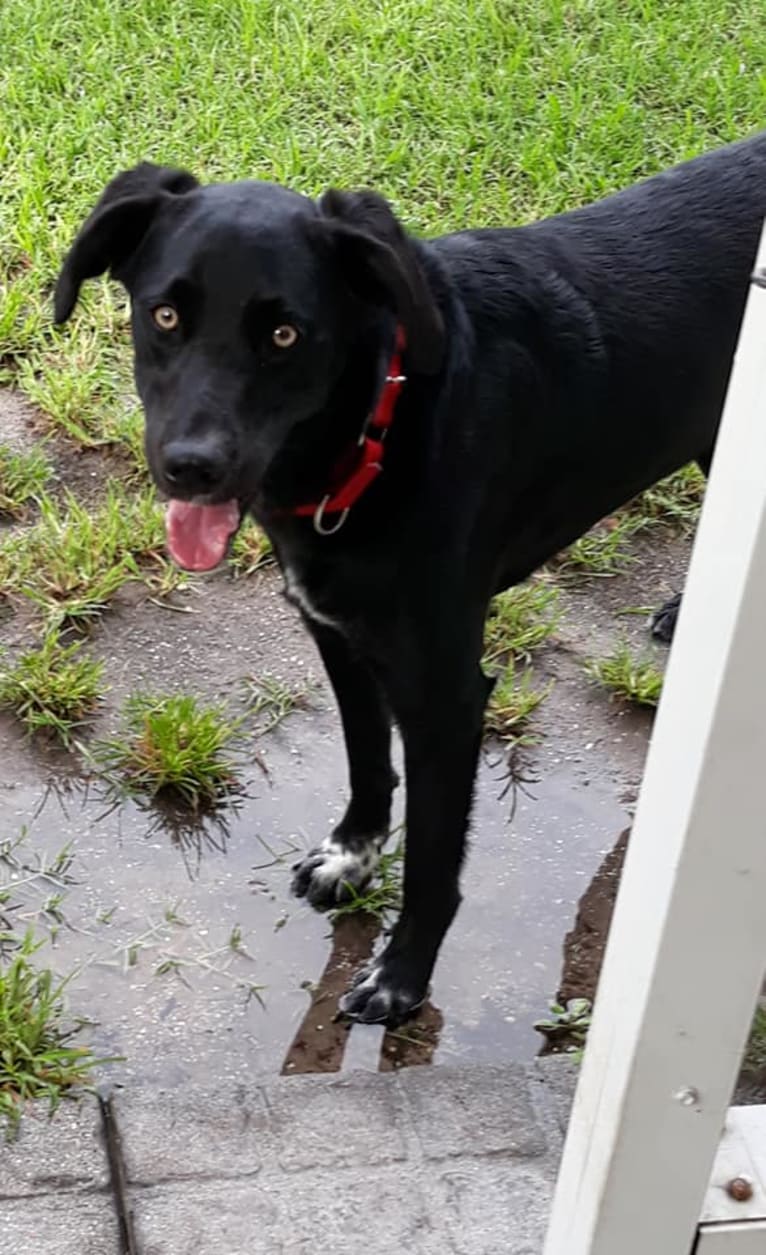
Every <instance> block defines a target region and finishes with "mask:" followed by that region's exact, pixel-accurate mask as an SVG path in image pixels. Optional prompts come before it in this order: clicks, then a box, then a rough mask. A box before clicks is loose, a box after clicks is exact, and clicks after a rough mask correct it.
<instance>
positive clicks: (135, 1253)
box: [98, 1095, 141, 1255]
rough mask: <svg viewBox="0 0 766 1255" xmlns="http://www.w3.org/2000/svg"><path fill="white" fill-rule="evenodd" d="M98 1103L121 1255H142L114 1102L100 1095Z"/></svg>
mask: <svg viewBox="0 0 766 1255" xmlns="http://www.w3.org/2000/svg"><path fill="white" fill-rule="evenodd" d="M98 1102H99V1107H100V1109H101V1121H102V1127H103V1131H104V1142H105V1144H106V1153H107V1158H108V1160H109V1174H110V1177H111V1184H112V1199H113V1201H114V1206H115V1211H116V1212H117V1224H118V1225H119V1230H120V1246H121V1255H141V1252H140V1250H139V1247H138V1243H137V1241H136V1235H135V1230H134V1228H133V1213H132V1211H131V1209H130V1202H129V1199H128V1182H127V1173H126V1171H125V1160H124V1159H123V1156H122V1140H121V1138H120V1130H119V1126H118V1124H117V1120H116V1118H115V1114H114V1109H113V1107H112V1101H111V1099H110V1098H103V1097H102V1096H101V1095H99V1099H98Z"/></svg>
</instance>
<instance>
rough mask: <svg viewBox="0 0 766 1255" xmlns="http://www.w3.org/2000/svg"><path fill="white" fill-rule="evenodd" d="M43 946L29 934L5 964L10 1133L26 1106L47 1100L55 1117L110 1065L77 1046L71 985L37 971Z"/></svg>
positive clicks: (4, 1084)
mask: <svg viewBox="0 0 766 1255" xmlns="http://www.w3.org/2000/svg"><path fill="white" fill-rule="evenodd" d="M41 944H42V943H41V942H36V941H35V940H34V939H33V937H32V934H31V933H27V934H26V936H25V937H24V938H23V939H21V942H20V944H19V945H18V946H17V948H16V949H15V950H14V952H13V953H12V955H11V957H10V959H2V958H0V1117H2V1118H4V1120H5V1121H6V1126H7V1128H8V1131H9V1132H10V1133H13V1132H14V1131H15V1130H16V1128H17V1127H18V1123H19V1120H20V1119H21V1115H22V1112H23V1107H24V1104H25V1103H27V1102H29V1101H31V1100H33V1099H47V1101H48V1103H49V1106H50V1110H51V1112H53V1111H55V1110H56V1108H57V1107H58V1105H59V1104H60V1102H61V1101H62V1099H63V1098H64V1097H66V1096H67V1095H69V1094H71V1092H72V1091H73V1090H74V1089H75V1088H77V1087H80V1086H83V1085H87V1084H88V1082H89V1080H90V1075H91V1069H92V1068H93V1066H94V1065H95V1064H96V1063H98V1062H104V1061H103V1060H97V1059H96V1058H95V1057H94V1055H93V1053H92V1051H91V1050H90V1049H89V1048H88V1047H87V1046H78V1045H73V1044H71V1039H72V1036H73V1034H74V1032H75V1031H76V1028H73V1027H72V1026H71V1025H69V1024H67V1022H66V1019H65V1008H64V1001H63V995H64V990H65V988H66V986H67V984H68V981H67V980H58V979H57V978H56V977H55V976H54V974H53V972H52V971H51V970H50V969H49V968H45V967H38V966H37V962H36V956H37V952H38V951H39V949H40V946H41Z"/></svg>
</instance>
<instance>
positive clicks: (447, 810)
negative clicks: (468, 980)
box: [341, 659, 492, 1025]
mask: <svg viewBox="0 0 766 1255" xmlns="http://www.w3.org/2000/svg"><path fill="white" fill-rule="evenodd" d="M429 671H430V675H431V678H430V681H429V682H427V683H426V684H425V685H423V686H422V688H420V686H412V690H411V691H410V692H409V693H405V692H404V691H400V693H399V694H398V695H397V696H394V695H393V694H392V699H393V704H394V712H395V715H396V718H397V720H398V722H399V725H400V728H401V732H402V737H403V740H404V750H405V764H406V774H407V841H406V853H405V867H404V904H403V908H402V912H401V915H400V918H399V920H398V922H397V924H396V926H395V928H394V931H393V933H392V936H391V939H390V941H389V943H388V945H387V946H386V948H385V950H384V951H383V953H382V954H381V955H380V957H379V958H378V959H376V960H375V961H374V962H373V963H372V964H371V965H370V966H369V967H367V968H365V969H363V970H362V971H361V972H360V973H359V974H358V976H357V978H356V980H355V983H354V985H353V986H352V988H351V989H350V991H349V992H348V993H347V994H346V995H345V997H344V998H343V999H342V1000H341V1010H342V1011H343V1012H344V1013H345V1014H346V1015H348V1016H350V1017H352V1018H354V1019H357V1020H361V1021H363V1022H364V1023H378V1022H382V1021H384V1022H386V1023H387V1024H389V1025H395V1024H399V1023H401V1022H402V1021H403V1020H405V1019H407V1017H408V1016H409V1015H411V1014H412V1012H413V1011H415V1010H416V1009H417V1008H418V1007H419V1006H420V1005H421V1003H422V1002H423V1001H424V1000H425V998H426V996H427V993H428V984H429V980H430V977H431V972H432V970H433V966H434V963H435V961H436V956H437V954H438V952H439V947H440V945H441V943H442V940H443V938H444V935H445V933H446V931H447V929H448V928H449V926H450V924H451V922H452V919H453V917H454V915H455V912H456V910H457V908H458V904H459V902H460V890H459V875H460V866H461V863H462V859H463V854H464V850H465V840H466V828H467V825H468V817H469V811H470V806H471V797H472V793H473V783H474V776H475V773H476V766H477V760H478V756H479V749H480V745H481V736H482V718H483V713H484V706H485V704H486V700H487V696H488V694H489V691H490V689H491V687H492V685H491V682H490V681H488V680H487V678H486V677H485V676H484V675H483V674H482V673H481V671H480V669H479V666H478V661H474V663H473V669H472V670H470V671H468V670H467V667H466V662H465V659H463V660H462V661H461V662H460V663H457V664H456V666H455V668H454V669H453V670H452V671H451V672H450V670H446V671H445V670H443V669H442V668H441V667H439V668H429ZM418 689H419V691H418ZM415 692H417V701H415V702H413V695H414V693H415Z"/></svg>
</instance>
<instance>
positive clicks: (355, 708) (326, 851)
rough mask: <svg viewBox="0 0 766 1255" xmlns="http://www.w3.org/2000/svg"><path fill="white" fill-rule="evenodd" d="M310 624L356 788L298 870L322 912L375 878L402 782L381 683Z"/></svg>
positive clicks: (335, 636)
mask: <svg viewBox="0 0 766 1255" xmlns="http://www.w3.org/2000/svg"><path fill="white" fill-rule="evenodd" d="M306 623H307V626H308V628H309V630H310V632H311V634H312V636H313V637H314V640H315V641H316V643H317V646H318V648H319V652H320V654H321V656H322V661H323V662H324V665H325V668H326V670H327V674H328V676H329V679H330V683H331V684H332V687H333V690H334V692H335V696H336V698H337V701H338V706H339V708H340V715H341V720H342V722H343V733H344V737H345V742H346V752H347V755H348V764H349V777H350V784H351V797H350V800H349V804H348V808H347V810H346V813H345V815H344V816H343V819H342V820H341V821H340V823H339V824H338V826H337V828H336V829H335V830H334V832H333V833H331V834H330V835H329V836H328V837H327V838H326V839H325V840H324V841H323V842H322V844H321V845H320V846H318V847H317V848H316V849H313V850H311V851H310V852H309V853H308V854H307V855H306V857H305V858H304V859H302V860H301V862H299V863H296V865H295V867H294V868H293V872H294V876H293V892H294V893H295V894H297V895H298V897H305V898H307V899H308V901H309V902H310V903H311V905H312V906H315V907H317V908H319V909H323V908H327V907H332V906H337V904H338V903H339V902H342V901H343V900H344V899H345V898H348V897H349V896H350V893H351V890H352V889H353V890H354V891H358V890H359V889H363V888H364V886H365V885H366V884H367V882H368V881H369V880H370V879H371V878H372V876H373V875H374V873H375V870H376V868H377V866H378V861H379V858H380V851H381V847H382V846H383V844H384V842H385V840H386V837H387V836H388V829H389V817H390V813H391V794H392V792H393V789H394V787H395V786H396V784H397V783H398V781H397V777H396V774H395V772H394V770H393V768H392V766H391V716H390V712H389V710H388V707H387V705H386V701H385V699H384V696H383V692H382V689H381V687H380V685H379V683H378V681H377V679H376V677H375V676H374V675H373V673H372V671H371V670H370V668H369V667H368V666H367V665H366V663H364V662H363V661H362V660H361V659H359V658H357V657H356V656H355V655H354V653H353V652H352V650H351V647H350V646H349V645H348V643H347V642H346V640H345V638H344V637H343V636H342V635H341V633H340V632H338V631H336V630H335V629H334V628H330V627H325V626H324V625H322V624H318V623H316V622H315V621H313V620H310V619H307V620H306Z"/></svg>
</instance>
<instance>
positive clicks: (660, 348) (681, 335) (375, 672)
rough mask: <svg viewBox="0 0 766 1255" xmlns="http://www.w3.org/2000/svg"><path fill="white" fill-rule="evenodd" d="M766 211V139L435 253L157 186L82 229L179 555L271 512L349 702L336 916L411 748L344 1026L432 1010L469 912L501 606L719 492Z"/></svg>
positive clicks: (199, 553) (382, 831) (196, 552)
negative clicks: (400, 833) (734, 365)
mask: <svg viewBox="0 0 766 1255" xmlns="http://www.w3.org/2000/svg"><path fill="white" fill-rule="evenodd" d="M765 213H766V133H765V134H763V135H760V136H758V137H756V138H754V139H752V140H749V141H746V142H744V143H741V144H736V145H732V146H730V147H729V148H725V149H723V150H721V151H719V152H716V153H713V154H711V155H709V156H705V157H702V158H699V159H697V160H695V161H692V162H689V163H687V164H685V165H683V166H680V167H678V168H677V169H675V170H671V171H670V172H669V173H666V174H662V175H659V176H658V177H656V178H653V179H651V180H649V181H647V182H644V183H641V184H639V185H637V186H636V187H633V188H631V189H629V190H628V191H625V192H621V193H620V194H618V195H616V196H613V197H611V198H609V199H607V200H605V201H603V202H601V203H599V204H596V205H593V206H589V207H587V208H584V209H579V210H576V211H575V212H573V213H568V214H563V215H561V216H559V217H556V218H553V219H551V220H550V221H547V222H542V223H538V224H535V225H533V226H529V227H521V228H516V229H506V230H487V231H467V232H461V233H459V234H455V235H450V236H446V237H444V238H442V239H437V240H433V241H430V242H427V243H426V242H422V241H419V240H414V239H412V238H411V237H410V236H408V235H407V234H405V232H404V230H403V229H402V227H401V226H400V224H399V223H398V222H397V220H396V218H395V217H394V216H393V214H392V213H391V211H390V209H389V207H388V205H387V204H386V203H385V201H383V200H382V199H381V198H380V197H379V196H377V195H375V194H373V193H367V192H365V193H358V194H357V193H341V192H329V193H327V194H326V195H325V196H324V197H322V198H321V199H320V201H319V202H317V203H315V202H314V201H312V200H309V199H308V198H306V197H304V196H300V195H297V194H296V193H293V192H289V191H286V190H285V189H283V188H280V187H276V186H273V185H271V184H268V183H259V182H246V183H235V184H231V185H213V186H208V187H200V186H199V185H198V184H197V182H196V180H195V179H194V178H193V177H192V175H190V174H187V173H185V172H183V171H178V170H172V169H166V168H164V167H157V166H152V165H146V164H144V165H140V166H138V167H137V168H136V169H135V170H130V171H128V172H126V173H124V174H121V175H120V176H119V177H118V178H116V179H115V180H114V181H113V182H112V183H110V184H109V186H108V187H107V189H106V191H105V193H104V195H103V197H102V198H101V200H100V202H99V203H98V205H97V206H96V208H95V209H94V211H93V213H92V214H91V216H90V217H89V218H88V220H87V221H86V222H85V224H84V226H83V227H82V229H81V231H80V233H79V235H78V237H77V239H76V241H75V243H74V246H73V247H72V250H71V252H70V254H69V256H68V257H67V259H66V262H65V264H64V267H63V270H62V273H61V276H60V278H59V281H58V287H57V290H56V310H55V313H56V319H57V321H58V322H62V321H64V320H65V319H67V318H68V317H69V315H70V313H71V312H72V309H73V307H74V305H75V302H76V299H77V295H78V291H79V288H80V284H81V283H82V281H83V280H84V279H86V278H88V277H90V276H93V275H98V274H101V273H102V272H104V271H106V270H107V269H109V270H111V272H112V274H113V275H114V276H115V277H116V278H117V279H119V280H121V281H122V283H123V284H124V285H125V287H126V288H127V290H128V292H129V293H130V296H131V300H132V319H133V338H134V344H135V368H136V380H137V384H138V391H139V393H140V396H141V399H142V402H143V405H144V409H145V411H146V448H147V453H148V457H149V462H150V465H151V468H152V473H153V475H154V478H155V479H156V482H157V484H158V486H159V487H160V488H161V489H162V490H163V491H164V492H166V493H167V494H168V496H169V497H170V498H171V504H170V506H169V509H168V540H169V546H170V550H171V552H172V553H173V554H174V555H175V557H176V558H177V560H178V561H179V562H181V563H182V564H183V565H185V566H188V567H191V568H194V569H207V568H209V567H212V566H214V565H215V564H216V563H217V562H218V561H220V559H221V558H222V557H223V556H224V554H225V552H226V547H227V543H228V539H229V537H230V535H231V534H232V533H233V532H234V531H235V529H236V527H237V526H238V523H239V520H240V518H241V517H242V515H243V514H244V512H245V511H251V512H252V513H253V514H254V515H255V517H256V518H257V519H258V520H259V521H260V522H261V523H262V524H263V526H264V527H265V528H266V529H267V531H268V533H269V535H270V536H271V538H272V540H273V543H274V548H275V550H276V553H277V556H278V558H279V562H280V564H281V566H282V570H283V572H284V575H285V580H286V585H287V589H288V593H289V595H290V596H291V598H292V599H293V600H294V601H295V602H296V603H297V605H298V606H299V607H300V609H301V611H302V613H303V616H304V619H305V621H306V624H307V626H308V628H309V630H310V631H311V633H312V635H313V636H314V639H315V640H316V643H317V645H318V647H319V651H320V653H321V655H322V658H323V660H324V663H325V665H326V668H327V671H328V674H329V676H330V680H331V682H332V685H333V687H334V690H335V693H336V695H337V699H338V703H339V706H340V712H341V716H342V720H343V728H344V732H345V738H346V746H347V750H348V758H349V764H350V777H351V800H350V802H349V806H348V810H347V811H346V814H345V817H344V818H343V820H342V821H341V823H340V824H339V825H338V827H337V828H336V830H335V831H334V832H333V833H332V835H331V836H328V837H327V838H326V839H325V840H324V841H323V842H322V844H321V845H319V847H318V848H317V849H316V850H315V851H314V852H313V853H311V854H310V855H309V856H308V857H307V858H306V859H305V860H304V861H303V862H302V863H301V864H300V865H299V866H298V868H297V870H296V875H295V882H294V887H295V891H296V892H297V893H298V894H302V895H306V896H307V897H308V899H309V901H310V902H312V903H313V904H314V905H315V906H318V907H321V906H327V905H329V904H331V903H334V902H336V901H337V900H338V899H339V897H341V896H342V894H343V892H344V887H345V886H346V885H347V884H349V883H350V884H352V885H355V886H361V885H362V884H363V883H365V882H366V881H367V880H368V879H369V878H370V877H371V876H372V875H373V873H374V871H375V867H376V864H377V861H378V857H379V852H380V847H381V842H382V841H383V839H384V837H385V835H386V832H387V829H388V821H389V808H390V801H391V791H392V789H393V787H394V785H395V783H396V779H395V776H394V773H393V771H392V768H391V763H390V753H389V741H390V724H391V716H393V718H394V719H395V720H396V722H397V723H398V725H399V728H400V729H401V734H402V738H403V742H404V755H405V764H406V775H407V782H406V783H407V810H406V823H407V854H406V866H405V877H404V908H403V910H402V913H401V917H400V919H399V921H398V923H397V925H396V928H395V930H394V932H393V935H392V937H391V939H390V942H389V944H388V945H387V947H386V949H385V951H384V953H383V954H382V955H381V956H380V958H379V959H378V960H377V961H376V962H374V963H373V964H372V966H371V967H369V968H368V969H366V970H365V971H363V972H362V973H361V974H360V976H359V977H358V979H357V981H356V983H355V985H354V986H353V988H352V989H351V991H350V992H349V993H348V994H347V995H346V997H345V999H344V1000H343V1003H342V1006H343V1009H344V1010H345V1011H346V1013H347V1014H349V1015H350V1016H353V1017H356V1018H357V1019H360V1020H364V1021H370V1022H372V1021H381V1020H385V1021H387V1022H389V1023H396V1022H398V1021H400V1020H402V1019H403V1018H405V1017H406V1016H407V1015H408V1014H410V1013H411V1012H412V1011H413V1009H414V1008H416V1007H417V1006H418V1005H419V1004H420V1003H421V1002H422V1001H423V999H424V997H425V995H426V991H427V987H428V982H429V978H430V975H431V971H432V968H433V965H434V962H435V959H436V956H437V953H438V950H439V946H440V944H441V942H442V939H443V937H444V934H445V932H446V930H447V928H448V927H449V925H450V922H451V920H452V918H453V916H454V914H455V911H456V909H457V906H458V902H459V889H458V878H459V871H460V865H461V860H462V858H463V853H464V848H465V841H466V827H467V823H468V816H469V808H470V804H471V793H472V788H473V780H474V773H475V769H476V762H477V755H478V753H479V746H480V741H481V735H482V715H483V711H484V706H485V703H486V700H487V697H488V694H489V692H490V689H491V682H490V681H489V680H488V679H487V678H486V677H485V676H484V675H483V674H482V671H481V667H480V659H481V654H482V630H483V625H484V617H485V612H486V610H487V603H488V602H489V600H490V598H491V597H492V595H493V594H494V593H496V592H498V591H499V590H501V589H504V588H507V587H508V586H509V585H512V584H515V583H517V582H518V581H520V580H523V579H525V578H526V577H527V576H528V575H529V574H530V573H531V572H532V571H534V570H535V568H536V567H538V566H540V564H541V563H543V562H544V561H545V560H546V559H547V558H549V557H550V556H551V555H552V554H555V553H557V552H558V551H559V550H561V549H563V548H564V547H565V546H566V545H568V544H569V543H570V542H572V541H573V540H575V539H576V538H577V537H578V536H581V535H582V533H583V532H585V531H586V530H587V528H589V527H590V526H591V524H593V523H595V522H596V521H597V520H598V519H601V518H602V517H603V516H604V515H606V514H608V513H609V512H610V511H612V510H614V509H615V508H616V507H618V506H620V505H622V504H623V503H625V502H626V501H627V500H629V499H630V498H631V497H633V496H634V495H635V494H636V493H638V492H640V491H641V490H642V489H644V488H646V487H648V486H649V485H651V484H652V483H654V482H655V481H656V480H658V479H660V478H661V477H662V476H664V475H667V474H668V473H669V472H671V471H673V470H675V469H676V468H677V467H680V466H681V465H683V464H684V463H686V462H688V461H689V460H690V459H695V458H696V459H697V461H698V462H699V463H700V465H701V466H702V467H703V468H705V469H707V468H708V465H709V462H710V457H711V453H712V449H713V444H714V441H715V435H716V429H717V426H718V421H719V415H720V411H721V405H722V401H723V397H724V392H725V388H726V382H727V377H728V374H729V368H730V363H731V359H732V354H733V349H734V345H735V341H736V336H737V331H738V327H739V322H740V318H741V314H742V310H743V306H744V301H745V297H746V292H747V287H748V279H749V275H750V270H751V267H752V264H753V259H754V255H755V250H756V245H757V241H758V235H759V231H760V228H761V221H762V219H763V216H764V214H765ZM387 375H388V376H389V379H388V381H386V376H387ZM401 376H406V380H404V379H402V378H401ZM389 428H390V430H389ZM386 434H387V435H388V439H387V440H386V442H385V445H384V443H383V438H384V436H385V435H386ZM381 467H382V468H383V473H382V474H380V473H379V472H380V469H381ZM675 609H677V606H676V607H671V609H670V610H669V611H668V614H667V615H666V616H665V617H664V619H661V620H660V622H659V629H660V630H661V631H663V632H665V634H669V633H670V630H671V628H672V620H673V617H674V614H675ZM510 909H512V904H511V906H510Z"/></svg>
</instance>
